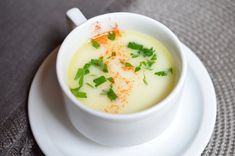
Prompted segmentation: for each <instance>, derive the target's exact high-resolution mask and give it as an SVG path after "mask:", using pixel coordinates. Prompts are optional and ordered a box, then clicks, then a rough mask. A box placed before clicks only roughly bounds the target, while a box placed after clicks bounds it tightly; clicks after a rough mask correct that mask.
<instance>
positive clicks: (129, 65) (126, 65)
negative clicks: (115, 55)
mask: <svg viewBox="0 0 235 156" xmlns="http://www.w3.org/2000/svg"><path fill="white" fill-rule="evenodd" d="M125 67H133V65H132V64H130V63H128V62H126V63H125Z"/></svg>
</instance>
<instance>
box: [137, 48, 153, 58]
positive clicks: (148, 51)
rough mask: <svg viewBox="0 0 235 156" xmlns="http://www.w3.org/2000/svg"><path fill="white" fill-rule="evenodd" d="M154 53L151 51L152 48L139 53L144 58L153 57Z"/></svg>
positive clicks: (143, 49)
mask: <svg viewBox="0 0 235 156" xmlns="http://www.w3.org/2000/svg"><path fill="white" fill-rule="evenodd" d="M154 52H155V50H154V49H153V48H142V49H141V50H140V53H141V54H142V55H143V56H144V57H146V56H148V57H149V56H152V55H153V53H154Z"/></svg>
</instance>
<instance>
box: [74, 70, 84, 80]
mask: <svg viewBox="0 0 235 156" xmlns="http://www.w3.org/2000/svg"><path fill="white" fill-rule="evenodd" d="M82 73H83V69H82V68H78V71H77V73H76V76H75V78H74V80H77V79H78V78H79V77H81V75H82Z"/></svg>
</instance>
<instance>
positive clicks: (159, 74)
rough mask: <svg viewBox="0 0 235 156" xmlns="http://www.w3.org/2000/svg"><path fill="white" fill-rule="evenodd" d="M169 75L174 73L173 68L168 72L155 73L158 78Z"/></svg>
mask: <svg viewBox="0 0 235 156" xmlns="http://www.w3.org/2000/svg"><path fill="white" fill-rule="evenodd" d="M169 73H171V74H172V73H173V69H172V68H168V69H167V70H166V71H158V72H155V73H154V74H155V75H158V76H167V75H168V74H169Z"/></svg>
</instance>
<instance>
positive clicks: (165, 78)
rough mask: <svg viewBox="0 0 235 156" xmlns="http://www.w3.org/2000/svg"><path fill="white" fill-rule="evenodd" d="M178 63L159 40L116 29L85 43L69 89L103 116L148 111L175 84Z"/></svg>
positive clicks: (74, 64) (71, 67)
mask: <svg viewBox="0 0 235 156" xmlns="http://www.w3.org/2000/svg"><path fill="white" fill-rule="evenodd" d="M175 75H176V71H175V64H174V60H173V58H172V55H171V54H170V52H169V51H168V49H167V48H166V47H165V46H164V45H163V44H162V43H161V42H160V41H158V40H157V39H156V38H153V37H151V36H149V35H147V34H144V33H140V32H134V31H119V30H113V31H110V32H107V33H103V34H100V35H99V36H95V37H94V38H92V39H90V40H89V41H87V42H86V43H84V44H83V45H82V46H81V47H80V48H79V49H78V50H77V51H76V53H75V54H74V55H73V57H72V59H71V63H70V64H69V67H68V75H67V80H68V86H69V88H70V90H71V92H72V93H73V94H74V96H76V97H77V98H78V100H79V101H80V102H81V103H82V104H84V105H86V106H88V107H90V108H92V109H95V110H98V111H101V112H107V113H119V114H127V113H134V112H139V111H143V110H145V109H147V108H150V107H152V106H154V105H157V104H158V103H159V102H160V101H161V100H163V99H164V98H165V97H166V96H167V95H168V94H169V93H170V92H171V90H172V89H173V87H174V85H175Z"/></svg>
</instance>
